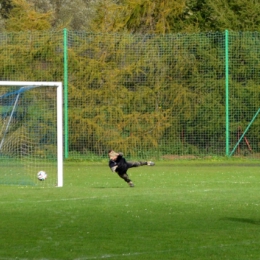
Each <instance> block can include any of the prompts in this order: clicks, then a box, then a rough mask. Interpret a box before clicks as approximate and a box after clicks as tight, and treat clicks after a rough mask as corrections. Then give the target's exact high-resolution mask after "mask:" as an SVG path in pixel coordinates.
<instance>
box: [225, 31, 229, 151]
mask: <svg viewBox="0 0 260 260" xmlns="http://www.w3.org/2000/svg"><path fill="white" fill-rule="evenodd" d="M228 44H229V39H228V30H225V78H226V156H229V81H228V78H229V69H228V68H229V65H228V60H229V53H228Z"/></svg>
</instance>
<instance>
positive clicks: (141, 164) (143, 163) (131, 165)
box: [127, 161, 155, 168]
mask: <svg viewBox="0 0 260 260" xmlns="http://www.w3.org/2000/svg"><path fill="white" fill-rule="evenodd" d="M144 165H149V166H154V165H155V163H154V162H151V161H148V162H127V167H128V168H133V167H139V166H144Z"/></svg>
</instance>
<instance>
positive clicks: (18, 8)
mask: <svg viewBox="0 0 260 260" xmlns="http://www.w3.org/2000/svg"><path fill="white" fill-rule="evenodd" d="M12 5H13V8H12V9H11V10H10V13H9V16H8V19H6V21H5V28H6V30H7V31H39V30H48V29H50V28H51V20H52V17H51V13H38V12H36V11H35V10H34V9H33V6H32V5H30V4H28V3H27V2H26V1H25V0H12Z"/></svg>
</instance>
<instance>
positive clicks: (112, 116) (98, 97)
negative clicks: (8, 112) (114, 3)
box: [0, 31, 260, 159]
mask: <svg viewBox="0 0 260 260" xmlns="http://www.w3.org/2000/svg"><path fill="white" fill-rule="evenodd" d="M259 36H260V34H259V33H257V32H252V33H249V32H241V33H240V32H232V33H230V34H229V45H228V51H229V60H228V61H229V70H228V72H229V78H228V79H229V100H228V101H229V111H228V112H229V119H228V120H229V124H230V125H229V129H228V130H229V131H228V145H229V151H228V153H231V152H232V151H233V149H234V148H235V151H234V155H240V156H244V155H247V156H257V154H259V151H260V140H259V138H260V134H259V125H260V115H259V116H258V114H257V112H258V109H259V108H260V94H259V92H260V87H259V81H260V74H259V68H260V65H259V52H260V41H259ZM225 40H226V39H225V33H224V32H219V33H199V34H170V35H164V36H162V35H133V34H94V33H87V32H74V31H69V32H68V34H67V46H68V48H67V50H65V51H67V52H68V64H64V56H63V54H64V45H63V43H64V36H63V32H62V31H58V32H31V33H29V32H28V33H27V32H23V33H9V34H3V33H2V34H0V58H1V61H2V62H1V64H0V78H1V80H20V81H22V80H26V81H30V80H32V81H63V80H64V74H63V69H64V65H65V66H67V68H68V79H67V80H68V136H67V135H65V136H64V142H66V143H67V144H68V150H69V153H68V155H69V156H68V157H69V158H83V159H97V158H101V157H103V156H106V154H107V151H108V150H109V149H115V150H118V151H121V152H123V153H125V154H126V155H127V156H129V157H133V158H134V157H138V158H147V159H148V158H153V157H157V158H158V157H159V158H173V157H175V156H185V157H190V156H207V155H226V147H227V144H226V138H227V132H226V130H227V125H226V115H227V111H226V109H227V106H226V83H227V78H226V76H227V75H226V69H227V68H226V65H227V63H226V56H225V53H226V46H225ZM252 119H253V120H252ZM245 130H247V131H246V133H244V131H245ZM243 133H244V135H243ZM241 136H243V138H242V139H241V140H240V138H241ZM239 140H240V141H239ZM238 142H239V144H238Z"/></svg>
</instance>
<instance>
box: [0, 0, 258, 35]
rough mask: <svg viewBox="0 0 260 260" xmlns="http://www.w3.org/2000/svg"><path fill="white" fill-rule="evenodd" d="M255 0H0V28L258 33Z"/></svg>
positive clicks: (8, 29) (256, 4) (7, 29)
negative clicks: (226, 30)
mask: <svg viewBox="0 0 260 260" xmlns="http://www.w3.org/2000/svg"><path fill="white" fill-rule="evenodd" d="M259 13H260V7H259V3H258V1H255V0H215V1H211V0H73V1H70V0H0V30H1V31H27V30H30V31H31V30H50V29H51V30H57V29H61V28H68V29H70V30H76V31H79V30H83V31H88V32H106V33H109V32H110V33H111V32H121V33H122V32H124V33H148V34H154V33H155V34H167V33H180V32H181V33H191V32H210V31H213V32H216V31H223V30H225V29H228V30H233V31H259V29H260V15H259Z"/></svg>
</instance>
